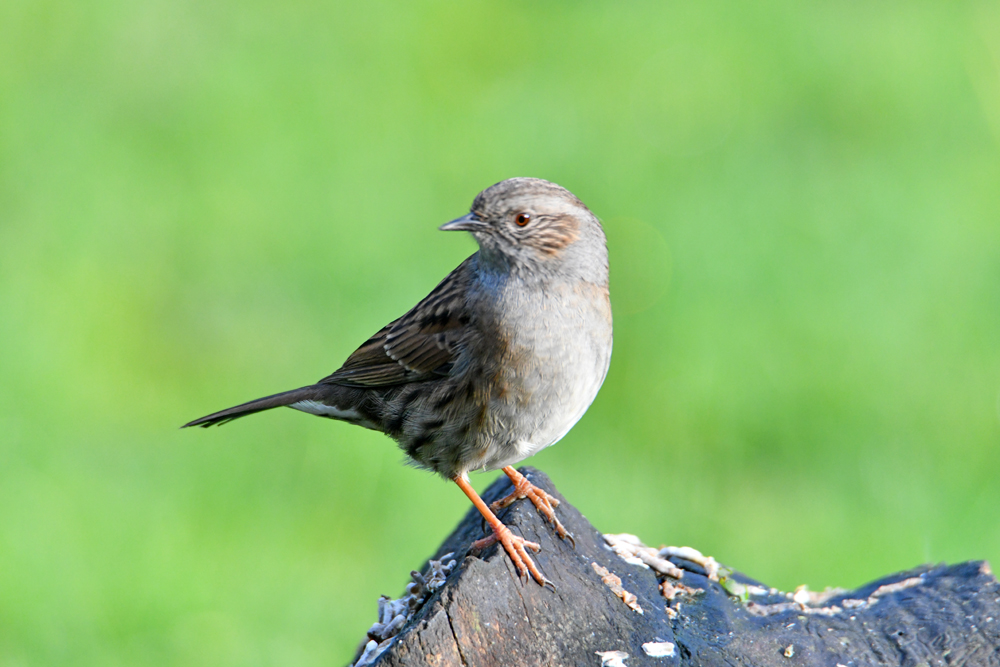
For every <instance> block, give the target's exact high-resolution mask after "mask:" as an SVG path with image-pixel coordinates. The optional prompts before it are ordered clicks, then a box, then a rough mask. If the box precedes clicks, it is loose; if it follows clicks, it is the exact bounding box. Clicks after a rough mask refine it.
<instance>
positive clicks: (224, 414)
mask: <svg viewBox="0 0 1000 667" xmlns="http://www.w3.org/2000/svg"><path fill="white" fill-rule="evenodd" d="M315 397H316V387H315V386H309V387H301V388H299V389H292V390H291V391H283V392H281V393H280V394H275V395H274V396H265V397H264V398H258V399H257V400H256V401H250V402H249V403H244V404H242V405H237V406H236V407H232V408H229V409H227V410H220V411H219V412H213V413H212V414H210V415H208V416H207V417H202V418H201V419H195V420H194V421H193V422H188V423H187V424H184V426H182V427H181V428H187V427H188V426H201V427H203V428H208V427H209V426H213V425H215V424H220V425H221V424H225V423H226V422H231V421H233V420H234V419H239V418H240V417H245V416H247V415H252V414H253V413H255V412H262V411H264V410H270V409H271V408H279V407H281V406H283V405H291V404H292V403H298V402H299V401H306V400H309V399H314V398H315Z"/></svg>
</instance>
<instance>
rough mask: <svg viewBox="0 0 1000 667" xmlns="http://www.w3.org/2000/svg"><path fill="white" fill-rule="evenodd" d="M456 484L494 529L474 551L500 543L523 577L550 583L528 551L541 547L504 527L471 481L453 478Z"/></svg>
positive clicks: (543, 583) (457, 477) (460, 477)
mask: <svg viewBox="0 0 1000 667" xmlns="http://www.w3.org/2000/svg"><path fill="white" fill-rule="evenodd" d="M453 479H454V481H455V484H458V488H460V489H462V491H464V492H465V495H467V496H468V497H469V500H471V501H472V504H473V505H475V506H476V509H477V510H479V513H480V514H482V515H483V518H484V519H486V522H487V523H488V524H490V528H492V529H493V534H492V535H490V536H489V537H485V538H483V539H481V540H476V541H475V542H473V543H472V548H473V549H482V548H485V547H488V546H490V545H491V544H493V543H494V542H499V543H500V544H502V545H503V548H504V550H505V551H506V552H507V554H508V555H509V556H510V559H511V560H512V561H514V566H515V567H517V572H518V574H519V575H520V576H522V577H527V576H529V574H530V576H532V577H533V578H534V579H535V581H537V582H538V583H539V584H541V585H543V586H544V585H545V584H547V583H550V582H549V580H548V579H546V578H545V577H544V576H543V575H542V573H541V572H540V571H539V570H538V567H537V566H536V565H535V561H533V560H531V556H529V555H528V549H531V550H532V551H534V552H536V553H537V552H538V550H539V548H540V547H539V546H538V545H537V544H535V543H534V542H529V541H528V540H526V539H524V538H523V537H518V536H517V535H515V534H514V533H512V532H511V531H510V528H508V527H507V526H505V525H503V523H502V522H501V521H500V519H498V518H497V517H496V515H495V514H493V512H491V511H490V508H489V507H487V506H486V503H485V502H483V499H482V498H480V497H479V494H478V493H476V490H475V489H473V488H472V486H471V485H470V484H469V480H467V479H465V478H464V477H462V476H456V477H454V478H453Z"/></svg>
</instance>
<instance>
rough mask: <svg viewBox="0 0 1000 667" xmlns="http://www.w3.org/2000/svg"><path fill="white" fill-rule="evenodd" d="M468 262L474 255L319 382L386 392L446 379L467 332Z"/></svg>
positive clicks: (473, 258) (472, 259) (469, 274)
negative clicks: (444, 376) (385, 390)
mask: <svg viewBox="0 0 1000 667" xmlns="http://www.w3.org/2000/svg"><path fill="white" fill-rule="evenodd" d="M473 261H475V255H473V256H472V257H470V258H469V259H467V260H465V261H464V262H462V263H461V264H459V265H458V267H457V268H456V269H455V270H454V271H452V272H451V273H450V274H448V276H447V277H446V278H445V279H444V280H442V281H441V283H440V284H438V286H437V287H435V288H434V290H433V291H431V293H430V294H428V295H427V296H426V297H425V298H424V299H423V300H422V301H421V302H420V303H418V304H417V305H416V306H414V307H413V309H412V310H410V312H408V313H406V314H405V315H403V316H402V317H400V318H399V319H398V320H395V321H394V322H390V323H389V324H388V325H386V326H385V327H383V328H382V329H381V330H380V331H379V332H378V333H376V334H375V335H374V336H372V337H371V338H369V339H368V340H367V341H366V342H365V343H364V345H362V346H361V347H359V348H358V349H357V350H356V351H355V352H354V354H352V355H351V356H350V357H348V358H347V361H345V362H344V365H343V366H341V367H340V368H339V369H338V370H337V371H336V372H334V373H333V374H332V375H330V376H329V377H326V378H324V379H322V380H320V382H321V383H324V384H339V385H346V386H351V387H385V386H391V385H397V384H406V383H409V382H420V381H422V380H427V379H430V378H433V377H435V376H440V375H446V374H447V373H448V372H449V371H450V370H451V365H452V363H453V362H454V360H455V356H456V355H457V353H458V351H459V349H460V347H461V345H462V341H463V339H464V338H465V336H466V334H467V332H468V328H469V321H470V320H469V317H468V316H467V315H466V304H465V295H466V292H467V288H468V285H469V281H470V277H471V268H470V264H471V263H472V262H473Z"/></svg>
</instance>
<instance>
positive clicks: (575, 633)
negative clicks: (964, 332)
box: [352, 467, 1000, 667]
mask: <svg viewBox="0 0 1000 667" xmlns="http://www.w3.org/2000/svg"><path fill="white" fill-rule="evenodd" d="M521 472H522V473H523V474H524V475H525V476H526V477H528V479H529V480H531V482H532V483H534V484H536V485H537V486H540V487H542V488H543V489H545V490H546V491H548V492H549V493H551V494H553V495H554V496H556V497H557V498H559V499H560V501H561V504H560V506H559V508H558V510H557V512H558V514H559V516H560V518H561V520H562V522H563V524H564V525H565V526H566V528H567V529H568V530H569V531H570V532H571V533H572V534H573V535H574V536H575V542H576V545H575V547H574V546H573V545H572V544H571V543H570V542H569V541H564V540H560V539H559V538H558V537H557V536H556V535H555V533H554V531H553V530H552V527H551V526H550V525H549V524H548V523H546V522H545V520H544V519H542V518H541V516H540V515H539V514H538V513H537V512H536V511H535V509H534V507H533V506H532V505H531V503H530V502H528V501H525V500H522V501H518V502H517V503H515V504H514V505H512V506H511V507H509V508H508V509H507V510H505V511H504V512H503V513H502V514H501V516H500V518H501V520H503V521H504V523H506V524H507V525H508V526H510V527H511V529H512V530H513V531H514V533H515V534H518V535H522V536H523V537H525V538H527V539H529V540H532V541H535V542H537V543H539V544H540V545H541V552H540V553H538V554H537V555H535V556H534V558H535V562H536V563H537V564H538V566H539V568H541V570H542V572H543V573H544V574H545V575H546V576H547V577H548V578H549V579H551V581H552V582H553V584H554V590H553V589H552V588H550V587H544V588H543V587H542V586H539V585H538V584H536V583H534V582H533V581H528V582H525V581H522V580H520V579H519V578H518V575H517V572H516V571H515V569H514V567H513V565H512V563H511V561H510V559H509V558H508V557H507V556H506V554H505V553H504V552H503V551H502V550H500V549H499V548H498V547H496V546H493V547H490V548H489V549H487V550H485V551H484V552H483V553H479V554H470V553H468V551H469V544H470V543H471V542H472V541H473V540H476V539H479V538H481V537H483V535H484V532H483V530H484V522H483V521H482V519H481V517H480V516H479V514H478V513H477V512H476V511H475V510H474V509H473V510H470V511H469V513H468V514H467V515H466V516H465V518H464V519H463V520H462V522H461V523H460V524H459V525H458V527H457V528H456V529H455V530H454V532H452V534H451V535H450V536H449V537H448V539H446V540H445V541H444V543H443V544H442V545H441V547H440V548H439V549H438V550H437V552H436V554H435V555H434V557H433V558H432V559H431V562H430V563H428V564H426V565H425V566H424V567H423V568H422V570H421V572H419V573H417V572H414V573H412V576H413V578H414V581H413V582H412V583H411V584H409V585H408V586H407V595H404V597H403V598H400V599H398V600H390V599H389V598H385V597H383V598H382V599H381V600H380V601H379V610H380V618H379V622H378V623H376V624H375V625H374V626H373V627H372V630H371V631H370V632H369V637H368V638H367V639H366V640H365V641H363V642H362V644H361V647H360V648H359V650H358V653H357V655H356V656H355V660H354V662H352V664H357V666H358V667H366V666H367V665H379V666H382V667H389V666H394V667H395V666H402V665H408V666H412V665H434V666H438V667H441V666H445V665H464V666H466V667H494V666H496V667H499V666H509V665H546V666H550V667H551V666H555V665H592V666H594V667H600V666H601V665H612V666H613V665H626V666H628V667H639V666H641V665H656V666H658V667H668V666H669V667H674V666H677V665H704V666H713V665H754V666H770V665H781V666H783V667H787V666H791V665H822V666H824V667H839V666H845V667H847V666H850V667H855V666H859V665H905V666H911V665H912V666H914V667H918V666H923V665H928V666H929V665H956V664H957V665H1000V585H998V583H997V579H996V577H995V576H994V575H993V573H992V572H991V571H990V568H989V565H988V564H987V563H986V562H985V561H970V562H967V563H961V564H959V565H950V566H949V565H943V564H942V565H935V566H931V565H924V566H920V567H917V568H914V569H912V570H909V571H906V572H900V573H897V574H893V575H890V576H887V577H883V578H881V579H879V580H877V581H873V582H872V583H870V584H867V585H865V586H862V587H861V588H859V589H857V590H853V591H843V590H839V591H828V592H826V593H823V594H816V593H809V592H807V591H805V590H798V591H796V592H795V593H783V592H781V591H777V590H775V589H773V588H770V587H768V586H765V585H763V584H761V583H759V582H757V581H754V580H752V579H750V578H749V577H746V576H744V575H742V574H740V573H739V572H735V571H730V570H729V569H728V568H724V567H719V568H718V570H717V571H715V570H716V564H715V563H714V561H713V560H712V559H707V558H699V556H700V554H698V553H697V552H695V551H694V550H691V551H688V552H684V551H680V550H674V551H670V550H667V551H662V552H661V551H659V550H654V549H650V548H643V547H642V546H640V544H641V543H639V542H638V541H637V539H636V538H634V537H632V536H611V537H609V538H607V539H606V538H605V536H603V535H602V534H601V533H600V532H598V531H597V530H596V529H595V528H594V527H593V526H591V525H590V523H589V522H588V521H587V520H586V518H584V517H583V516H582V515H581V514H580V513H579V512H578V511H577V510H576V508H574V507H573V506H572V505H570V504H569V503H567V502H566V501H565V500H564V499H563V498H562V496H560V495H559V493H558V491H557V490H556V489H555V487H554V486H553V485H552V483H551V481H550V480H549V478H548V477H547V476H545V475H544V474H543V473H541V472H539V471H537V470H535V469H533V468H530V467H525V468H522V469H521ZM511 490H512V487H511V484H510V482H509V481H508V480H507V478H506V477H504V476H501V477H500V479H498V480H497V481H496V482H495V483H494V484H493V485H491V486H490V487H489V489H488V490H487V491H486V492H485V493H484V494H483V498H484V499H485V500H486V501H487V502H492V501H494V500H497V499H498V498H501V497H503V496H505V495H507V494H508V493H510V492H511ZM609 540H610V542H612V543H614V544H615V548H614V549H613V548H612V547H611V546H610V544H609ZM623 556H624V557H623ZM668 561H669V562H668ZM616 580H617V581H618V582H620V583H616Z"/></svg>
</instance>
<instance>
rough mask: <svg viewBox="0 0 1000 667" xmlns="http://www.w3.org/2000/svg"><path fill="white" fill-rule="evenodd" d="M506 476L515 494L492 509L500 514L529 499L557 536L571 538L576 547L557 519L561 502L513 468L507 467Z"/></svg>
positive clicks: (502, 499)
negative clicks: (519, 501)
mask: <svg viewBox="0 0 1000 667" xmlns="http://www.w3.org/2000/svg"><path fill="white" fill-rule="evenodd" d="M503 471H504V474H506V475H507V477H509V478H510V481H511V482H512V483H513V484H514V492H513V493H511V494H510V495H509V496H507V497H506V498H501V499H500V500H498V501H496V502H495V503H492V504H491V505H490V508H491V509H492V510H493V511H494V512H499V511H500V510H502V509H503V508H505V507H508V506H510V505H512V504H514V503H515V502H516V501H518V500H520V499H521V498H527V499H529V500H530V501H531V503H532V504H533V505H534V506H535V509H536V510H538V513H539V514H541V515H542V516H544V517H545V518H546V519H548V520H549V521H550V522H551V523H552V525H553V526H554V527H555V529H556V535H558V536H559V537H561V538H562V539H567V538H569V541H570V543H571V544H572V545H573V546H574V547H575V546H576V541H575V540H574V539H573V535H572V534H571V533H570V532H569V531H567V530H566V527H565V526H563V525H562V523H560V522H559V519H557V518H556V511H555V508H557V507H559V500H558V499H557V498H556V497H555V496H553V495H551V494H549V493H546V492H545V491H544V490H543V489H540V488H538V487H537V486H535V485H534V484H532V483H531V482H529V481H528V478H527V477H525V476H524V475H522V474H521V473H519V472H518V471H516V470H514V467H513V466H507V467H506V468H504V469H503Z"/></svg>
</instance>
